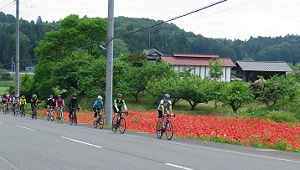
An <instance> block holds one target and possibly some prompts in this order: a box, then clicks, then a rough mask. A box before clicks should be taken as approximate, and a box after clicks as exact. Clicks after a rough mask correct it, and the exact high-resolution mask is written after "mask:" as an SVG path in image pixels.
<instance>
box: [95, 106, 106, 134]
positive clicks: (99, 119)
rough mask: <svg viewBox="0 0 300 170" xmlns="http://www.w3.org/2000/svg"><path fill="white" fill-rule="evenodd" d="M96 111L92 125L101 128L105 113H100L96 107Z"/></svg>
mask: <svg viewBox="0 0 300 170" xmlns="http://www.w3.org/2000/svg"><path fill="white" fill-rule="evenodd" d="M96 113H97V117H96V120H95V121H94V127H95V128H97V127H98V126H99V127H100V129H102V128H103V126H104V120H105V118H104V115H105V113H104V114H103V115H102V114H101V112H100V110H98V109H96Z"/></svg>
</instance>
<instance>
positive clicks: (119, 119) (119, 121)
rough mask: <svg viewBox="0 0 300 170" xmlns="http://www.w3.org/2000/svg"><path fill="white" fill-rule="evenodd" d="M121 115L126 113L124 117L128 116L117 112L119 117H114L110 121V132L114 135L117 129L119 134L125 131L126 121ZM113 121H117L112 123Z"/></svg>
mask: <svg viewBox="0 0 300 170" xmlns="http://www.w3.org/2000/svg"><path fill="white" fill-rule="evenodd" d="M123 113H126V115H128V112H119V116H114V117H113V119H112V131H113V132H114V133H116V131H117V130H118V129H119V131H120V133H121V134H123V133H124V132H125V130H126V120H125V118H124V117H123ZM115 119H117V120H116V121H114V120H115ZM114 122H116V123H114Z"/></svg>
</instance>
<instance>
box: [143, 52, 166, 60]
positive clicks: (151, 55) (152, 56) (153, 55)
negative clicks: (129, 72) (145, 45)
mask: <svg viewBox="0 0 300 170" xmlns="http://www.w3.org/2000/svg"><path fill="white" fill-rule="evenodd" d="M143 52H144V53H145V54H146V56H147V58H148V61H152V62H156V61H159V60H160V58H161V56H162V55H163V54H162V53H161V52H159V51H158V50H156V49H150V50H148V49H144V50H143Z"/></svg>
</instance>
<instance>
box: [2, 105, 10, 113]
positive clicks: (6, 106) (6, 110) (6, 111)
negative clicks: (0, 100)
mask: <svg viewBox="0 0 300 170" xmlns="http://www.w3.org/2000/svg"><path fill="white" fill-rule="evenodd" d="M2 111H3V114H7V113H9V111H8V104H7V103H4V105H3V108H2Z"/></svg>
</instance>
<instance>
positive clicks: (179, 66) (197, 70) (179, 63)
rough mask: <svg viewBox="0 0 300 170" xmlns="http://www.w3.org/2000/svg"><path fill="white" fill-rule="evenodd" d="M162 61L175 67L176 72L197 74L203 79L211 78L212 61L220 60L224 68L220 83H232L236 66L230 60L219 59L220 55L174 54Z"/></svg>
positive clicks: (162, 57)
mask: <svg viewBox="0 0 300 170" xmlns="http://www.w3.org/2000/svg"><path fill="white" fill-rule="evenodd" d="M161 60H162V61H164V62H165V63H169V64H171V65H173V68H174V70H175V71H178V72H186V71H189V72H190V73H192V74H196V75H198V76H200V77H201V78H206V77H210V75H209V71H210V67H209V64H210V62H211V61H214V60H218V62H219V63H220V64H221V66H222V71H223V75H222V76H221V79H220V81H226V82H230V81H231V69H232V68H233V67H235V64H234V63H233V62H232V60H231V59H230V58H228V57H227V58H223V57H219V56H218V55H207V54H178V53H174V54H173V55H172V56H161Z"/></svg>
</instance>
